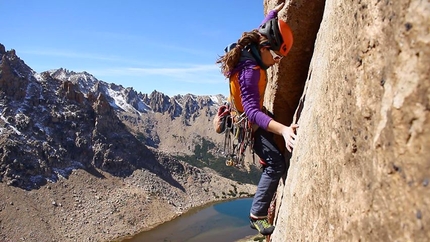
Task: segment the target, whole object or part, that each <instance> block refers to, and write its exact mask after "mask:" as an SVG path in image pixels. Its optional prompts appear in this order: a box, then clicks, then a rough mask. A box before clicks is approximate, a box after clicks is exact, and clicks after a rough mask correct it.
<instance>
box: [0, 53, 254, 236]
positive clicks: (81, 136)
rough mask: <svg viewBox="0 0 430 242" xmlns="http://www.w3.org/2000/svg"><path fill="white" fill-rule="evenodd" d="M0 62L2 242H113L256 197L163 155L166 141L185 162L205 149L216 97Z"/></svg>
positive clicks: (10, 57) (7, 59)
mask: <svg viewBox="0 0 430 242" xmlns="http://www.w3.org/2000/svg"><path fill="white" fill-rule="evenodd" d="M0 54H1V61H0V97H1V99H0V102H1V106H0V118H1V119H0V127H1V128H0V133H1V138H0V189H1V190H2V191H1V193H0V198H1V199H0V200H1V202H0V215H1V216H0V217H1V219H0V228H1V229H0V240H1V241H17V240H26V241H46V238H51V239H52V241H107V240H114V239H118V238H121V237H124V236H129V235H131V234H134V233H136V232H138V231H139V230H142V229H148V228H151V227H153V226H155V225H157V224H158V223H161V222H163V221H166V220H169V219H171V218H173V217H175V216H178V215H180V214H181V213H183V212H184V211H187V210H188V209H189V208H191V207H195V206H201V205H203V204H207V203H209V202H212V201H217V200H222V199H228V198H234V197H239V196H249V195H250V194H252V193H253V192H254V191H255V186H254V185H247V184H242V183H238V182H235V181H232V180H229V179H226V178H223V177H221V176H220V175H218V174H217V173H216V172H215V171H213V170H211V169H205V168H197V167H194V166H191V165H189V164H188V163H186V162H185V161H183V160H178V159H177V158H175V157H174V156H172V155H171V154H170V153H168V151H169V149H168V148H167V147H169V141H168V139H177V138H179V139H181V140H182V142H181V144H180V146H176V147H175V149H176V152H178V151H180V152H181V153H187V152H188V153H191V152H192V151H193V146H195V145H196V144H199V142H201V140H202V138H204V139H205V140H211V136H210V135H211V133H210V132H211V130H210V129H209V128H208V127H207V126H208V124H209V123H210V120H211V117H212V116H211V115H213V114H214V112H215V111H214V110H216V101H217V98H220V99H222V98H223V97H222V96H219V97H199V96H195V95H191V94H190V95H184V96H176V97H172V98H169V97H167V96H166V95H164V94H162V93H159V92H156V91H154V92H153V93H151V94H150V95H144V94H141V93H137V92H136V91H134V90H133V89H131V88H123V87H121V86H118V85H115V84H107V83H104V82H102V81H99V80H97V79H96V78H95V77H93V76H92V75H91V74H89V73H85V72H83V73H75V72H72V71H67V70H65V69H58V70H53V71H46V72H43V73H35V72H34V71H33V70H32V69H31V68H30V67H28V66H27V65H26V64H25V62H24V61H23V60H21V59H20V58H19V57H18V56H17V55H16V52H15V51H14V50H11V51H6V50H5V47H4V46H2V45H0ZM160 120H161V121H160ZM201 121H206V123H204V124H202V125H201V126H202V128H198V127H199V125H198V122H201ZM172 123H174V124H173V125H179V126H176V127H175V131H176V130H179V131H180V132H181V133H175V132H173V133H172V131H173V127H174V126H172ZM196 123H197V125H196ZM190 125H193V129H194V130H191V129H190V128H187V127H189V126H190ZM194 126H196V127H197V128H194ZM163 130H168V132H170V134H169V133H168V132H166V133H163V132H162V131H163ZM200 131H202V132H200ZM168 134H169V135H170V137H169V136H168ZM172 134H175V136H172ZM205 134H206V135H207V136H205ZM212 134H213V133H212ZM212 136H213V135H212ZM172 137H173V138H172ZM190 137H192V138H193V139H191V140H190V139H189V138H190ZM216 138H217V137H216V136H214V140H213V142H216V141H215V140H216ZM164 140H167V141H164ZM165 143H167V144H165ZM171 143H178V142H177V141H172V142H171ZM163 148H164V150H163ZM178 148H180V149H178ZM18 228H19V229H18Z"/></svg>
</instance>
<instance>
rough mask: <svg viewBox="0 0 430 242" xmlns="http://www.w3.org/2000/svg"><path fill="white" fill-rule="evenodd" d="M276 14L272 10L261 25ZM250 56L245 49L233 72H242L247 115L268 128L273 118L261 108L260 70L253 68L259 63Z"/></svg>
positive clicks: (242, 94)
mask: <svg viewBox="0 0 430 242" xmlns="http://www.w3.org/2000/svg"><path fill="white" fill-rule="evenodd" d="M276 15H277V12H276V11H275V10H271V11H270V12H269V13H268V14H267V16H266V17H265V18H264V20H263V22H262V23H261V25H262V24H264V23H266V22H267V21H268V20H269V19H272V18H275V17H276ZM261 25H260V26H261ZM250 56H251V55H250V53H249V52H248V51H246V50H243V51H242V56H241V60H240V61H239V64H238V65H237V66H236V67H235V69H234V70H233V72H237V71H240V72H241V73H240V74H239V85H240V92H241V101H242V105H243V108H244V111H245V114H246V116H247V117H248V119H249V121H251V122H252V123H255V124H257V125H258V126H259V127H261V128H263V129H267V126H268V125H269V122H270V121H271V120H272V118H270V117H269V116H268V115H267V114H265V113H263V112H262V111H261V110H260V99H261V98H264V97H260V95H259V90H258V82H259V80H260V70H259V69H253V67H255V66H258V63H257V61H256V60H255V59H254V58H253V57H250ZM263 78H267V77H263Z"/></svg>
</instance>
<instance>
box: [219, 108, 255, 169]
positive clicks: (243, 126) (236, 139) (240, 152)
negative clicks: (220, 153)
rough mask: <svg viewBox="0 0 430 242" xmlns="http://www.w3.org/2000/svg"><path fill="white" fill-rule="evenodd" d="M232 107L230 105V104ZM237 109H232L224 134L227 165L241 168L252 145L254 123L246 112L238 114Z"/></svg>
mask: <svg viewBox="0 0 430 242" xmlns="http://www.w3.org/2000/svg"><path fill="white" fill-rule="evenodd" d="M229 108H230V106H229ZM237 114H238V112H237V111H232V110H231V108H230V114H229V115H228V117H227V119H229V120H228V121H227V122H226V123H227V125H226V129H225V134H224V135H225V136H224V155H225V156H226V158H227V160H226V162H225V164H226V165H227V166H233V167H236V168H239V169H242V168H244V162H245V152H246V149H247V148H248V147H252V142H253V136H252V124H251V122H249V120H248V118H247V117H246V115H245V113H242V114H240V115H237Z"/></svg>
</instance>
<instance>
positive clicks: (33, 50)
mask: <svg viewBox="0 0 430 242" xmlns="http://www.w3.org/2000/svg"><path fill="white" fill-rule="evenodd" d="M0 9H1V10H2V11H1V14H0V43H2V44H3V45H4V46H5V47H6V50H10V49H15V50H16V52H17V55H18V56H19V57H20V58H21V59H23V60H24V61H25V62H26V64H27V65H29V66H30V67H31V68H33V70H35V71H36V72H43V71H46V70H51V69H57V68H61V67H62V68H66V69H68V70H72V71H75V72H81V71H87V72H89V73H91V74H93V75H94V76H95V77H96V78H97V79H99V80H102V81H105V82H108V83H116V84H119V85H122V86H124V87H133V88H134V89H135V90H137V91H139V92H142V93H150V92H152V91H153V90H157V91H160V92H163V93H165V94H167V95H169V96H172V95H176V94H186V93H192V94H197V95H212V94H219V93H221V94H225V95H226V94H227V93H228V85H227V81H226V79H225V78H224V77H223V76H222V75H221V73H220V71H219V66H218V65H216V64H215V61H216V59H217V58H218V56H219V55H222V54H223V49H224V47H225V46H226V45H228V44H229V43H232V42H236V41H237V40H238V39H239V38H240V36H241V34H242V32H244V31H249V30H251V29H254V28H256V27H258V25H259V24H260V22H261V21H262V20H263V18H264V9H263V1H262V0H258V1H249V0H216V1H197V0H189V1H177V0H165V1H143V0H122V1H120V0H116V1H114V0H103V1H102V0H97V1H95V0H93V1H91V0H73V1H71V0H55V1H54V0H39V1H36V0H28V1H24V0H12V1H11V0H0Z"/></svg>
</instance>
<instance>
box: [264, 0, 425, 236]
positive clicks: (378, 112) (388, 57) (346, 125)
mask: <svg viewBox="0 0 430 242" xmlns="http://www.w3.org/2000/svg"><path fill="white" fill-rule="evenodd" d="M278 2H279V1H274V0H267V1H265V3H264V4H265V6H266V9H271V8H273V7H274V6H275V5H276V4H277V3H278ZM317 2H318V1H307V0H302V1H294V0H293V1H287V5H288V6H286V7H285V8H284V10H283V11H282V12H281V13H280V14H281V16H282V18H284V19H288V20H289V22H290V23H291V25H292V28H293V30H294V31H295V36H296V38H295V39H296V40H299V41H296V42H295V44H294V48H293V52H292V54H291V55H290V56H289V57H288V58H285V60H283V63H282V64H281V65H280V67H279V70H275V71H274V81H273V83H272V85H273V86H276V87H277V88H273V91H272V93H268V95H269V96H271V97H272V100H274V106H273V110H274V112H275V115H276V116H277V117H280V116H281V115H284V113H282V112H283V110H285V109H287V110H290V103H289V101H285V100H284V99H285V98H284V97H283V96H286V95H287V94H288V93H284V91H283V90H284V88H286V87H287V86H286V85H287V84H285V86H284V83H287V82H289V81H290V80H291V79H292V82H293V83H294V84H296V83H299V84H301V83H302V82H301V80H303V77H306V78H305V80H304V81H305V82H306V85H305V87H304V93H303V95H302V102H301V103H300V105H298V107H294V110H296V114H295V117H293V116H290V115H291V113H288V117H283V118H282V119H281V120H283V121H284V122H285V123H286V124H289V123H290V120H291V121H292V120H294V121H297V122H298V123H299V125H300V128H299V130H298V140H297V147H296V149H295V150H294V152H293V157H292V159H291V167H290V170H289V171H288V176H287V178H286V179H283V180H282V181H281V184H280V185H279V188H278V192H277V210H276V218H275V224H276V230H275V232H274V234H273V235H272V236H271V241H429V240H430V228H429V227H430V209H429V208H430V185H429V182H430V112H429V110H430V102H429V99H430V89H429V88H430V82H429V72H430V69H429V66H430V34H429V28H430V27H429V25H430V24H429V23H430V3H429V2H428V1H420V0H412V1H406V0H398V1H395V2H394V1H385V0H382V1H381V0H360V1H341V0H327V1H325V6H324V8H323V10H324V13H323V17H322V21H321V23H319V22H318V16H319V14H320V13H321V11H320V10H318V9H317V8H313V6H316V5H318V6H320V5H321V4H323V3H324V1H321V2H319V3H317ZM309 6H310V7H309ZM320 7H321V6H320ZM311 9H312V10H311ZM309 10H311V11H309ZM313 11H315V15H314V14H313ZM313 16H316V17H315V18H313ZM314 20H315V22H313V23H309V21H314ZM309 24H310V25H313V26H314V27H316V26H320V27H319V30H318V34H317V38H316V40H315V48H314V51H313V54H312V59H311V62H310V65H309V68H308V70H304V69H297V70H295V69H294V68H292V67H293V66H296V65H303V66H305V64H306V63H305V62H306V61H305V60H302V59H300V58H302V57H301V53H302V52H304V54H305V55H307V53H308V52H306V51H305V50H307V49H306V48H308V47H307V46H304V45H307V44H308V43H304V42H302V41H300V40H302V39H303V38H304V37H306V38H307V37H311V35H307V34H306V32H307V30H306V28H307V26H308V25H309ZM312 29H314V28H312ZM297 52H299V53H297ZM299 57H300V58H299ZM303 66H302V67H303ZM303 68H304V67H303ZM296 71H300V72H301V73H299V74H297V73H295V72H296ZM290 75H292V76H293V77H292V78H291V79H290V77H289V76H290ZM298 76H300V77H298ZM295 78H297V80H296V79H295ZM293 92H294V90H293ZM294 94H296V92H295V93H294ZM293 96H294V98H293V102H295V101H297V102H296V103H293V104H294V105H297V104H299V102H298V100H297V99H296V97H297V96H296V95H293Z"/></svg>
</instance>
